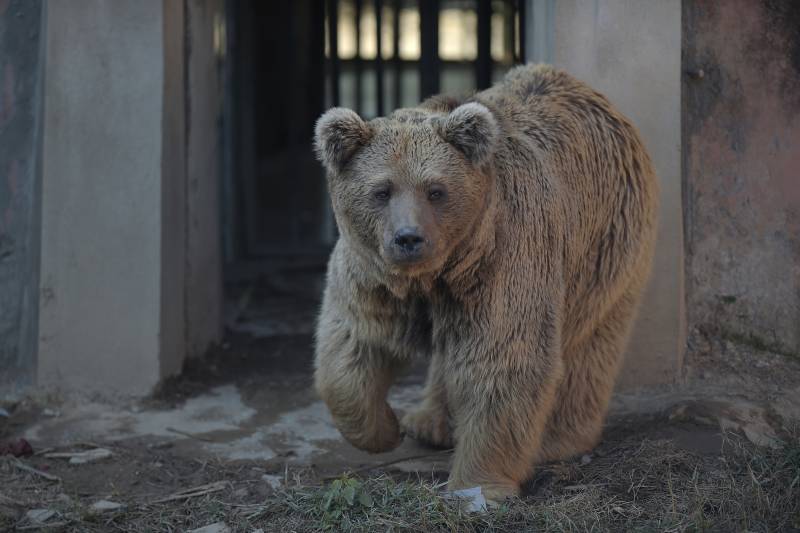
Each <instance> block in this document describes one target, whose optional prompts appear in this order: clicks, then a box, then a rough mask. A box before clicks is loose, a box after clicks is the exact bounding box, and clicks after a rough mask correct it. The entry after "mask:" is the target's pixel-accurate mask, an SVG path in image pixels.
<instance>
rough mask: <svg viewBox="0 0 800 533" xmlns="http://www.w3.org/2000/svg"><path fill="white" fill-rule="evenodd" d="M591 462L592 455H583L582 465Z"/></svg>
mask: <svg viewBox="0 0 800 533" xmlns="http://www.w3.org/2000/svg"><path fill="white" fill-rule="evenodd" d="M591 462H592V457H591V456H590V455H584V456H583V457H581V464H582V465H588V464H589V463H591Z"/></svg>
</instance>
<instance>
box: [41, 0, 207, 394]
mask: <svg viewBox="0 0 800 533" xmlns="http://www.w3.org/2000/svg"><path fill="white" fill-rule="evenodd" d="M45 6H46V7H45V9H46V10H47V13H46V17H47V24H46V31H45V72H46V77H47V83H46V84H45V85H44V91H43V92H44V118H43V125H44V127H43V150H42V151H43V167H42V235H41V285H40V300H39V312H40V313H39V316H40V320H39V343H38V383H39V385H42V386H45V387H48V388H50V387H56V388H63V389H68V390H84V391H93V392H95V391H96V392H113V393H123V394H134V395H140V394H146V393H148V392H150V391H151V390H152V389H153V387H154V386H155V385H156V384H157V383H158V382H159V381H160V380H161V379H162V378H164V377H166V376H169V375H172V374H175V373H177V372H179V371H180V370H181V367H182V364H183V360H184V357H185V355H186V354H190V355H194V354H199V353H202V352H203V351H204V350H205V349H206V348H207V347H208V345H209V344H210V343H213V342H215V341H217V340H219V338H220V334H221V319H220V314H221V307H222V297H221V294H222V289H221V283H222V281H221V272H220V271H221V268H220V261H221V259H220V246H219V240H220V232H219V227H218V225H219V215H218V211H217V189H218V187H219V181H218V172H219V165H218V164H217V155H216V154H217V153H218V142H217V135H218V133H217V132H218V128H217V126H216V124H217V119H218V115H219V111H220V109H221V105H220V103H219V101H218V98H219V90H218V86H217V78H216V75H215V73H216V70H215V69H216V56H215V51H214V49H213V43H214V39H213V38H211V36H212V34H213V31H214V30H213V24H214V21H215V16H216V15H217V14H218V13H220V12H221V9H222V1H221V0H187V1H186V2H172V1H167V0H138V1H136V2H107V1H105V0H70V1H68V2H67V1H51V2H47V3H45ZM190 29H191V31H189V30H190ZM187 35H188V36H189V37H190V38H189V39H188V40H187V39H185V37H186V36H187Z"/></svg>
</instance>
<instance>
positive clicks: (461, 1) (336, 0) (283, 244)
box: [223, 0, 524, 264]
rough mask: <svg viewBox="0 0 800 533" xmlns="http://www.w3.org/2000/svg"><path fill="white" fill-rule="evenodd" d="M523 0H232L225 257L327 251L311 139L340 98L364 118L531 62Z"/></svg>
mask: <svg viewBox="0 0 800 533" xmlns="http://www.w3.org/2000/svg"><path fill="white" fill-rule="evenodd" d="M523 4H524V2H521V1H517V0H324V1H322V0H294V1H292V2H260V1H256V0H251V1H236V2H227V21H226V33H227V37H226V41H227V55H226V59H225V71H226V110H225V131H226V135H225V139H226V147H225V154H226V165H225V167H226V169H225V175H226V178H225V183H223V197H224V202H225V205H224V209H223V212H224V214H225V220H224V221H223V228H224V241H225V252H226V260H227V261H226V262H227V263H228V264H241V263H243V262H253V261H256V262H262V263H263V262H264V261H265V260H266V261H267V262H271V263H272V262H275V261H279V262H283V261H284V260H287V259H290V258H291V260H292V261H296V260H298V259H300V258H305V259H304V262H306V263H307V262H309V261H311V262H315V261H316V262H319V261H324V258H325V257H326V256H327V254H328V252H329V251H330V248H331V246H332V245H333V243H334V242H335V238H336V229H335V224H334V221H333V216H332V213H331V209H330V206H329V203H328V199H327V192H326V189H325V183H324V179H323V176H322V171H321V169H320V167H319V165H318V164H317V163H316V161H315V159H314V156H313V152H312V147H311V139H312V135H313V128H314V122H315V121H316V119H317V117H319V115H320V114H321V113H322V112H323V111H324V110H325V109H326V108H328V107H331V106H336V105H341V106H345V107H350V108H352V109H355V110H356V111H358V112H359V113H360V114H361V115H362V116H364V117H365V118H367V119H370V118H374V117H375V116H379V115H384V114H386V113H389V112H391V110H393V109H395V108H398V107H406V106H413V105H415V104H417V103H418V102H419V101H420V100H422V99H423V98H425V97H427V96H430V95H431V94H434V93H438V92H447V93H468V92H470V91H473V90H475V89H481V88H484V87H487V86H489V85H490V84H491V83H492V82H493V81H494V80H496V79H498V78H500V77H501V76H502V75H503V73H504V72H505V71H506V70H507V69H508V68H509V67H511V66H512V65H513V64H514V63H517V62H520V61H522V60H523V57H524V54H523V51H522V48H521V44H520V43H523V42H524V36H523V35H521V29H522V26H521V25H520V20H524V16H523V14H522V13H521V7H522V5H523Z"/></svg>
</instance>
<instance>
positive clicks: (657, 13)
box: [528, 0, 686, 389]
mask: <svg viewBox="0 0 800 533" xmlns="http://www.w3.org/2000/svg"><path fill="white" fill-rule="evenodd" d="M528 8H529V10H528V12H529V13H530V14H531V15H532V16H533V19H534V22H535V19H536V17H537V16H539V17H547V18H549V24H546V25H545V28H543V29H540V30H543V31H546V32H548V33H547V34H545V36H544V37H540V38H539V39H536V38H535V36H529V39H530V41H529V45H530V46H531V50H532V53H534V54H535V55H534V56H533V57H531V58H530V59H531V60H533V61H548V62H551V63H553V64H554V65H556V66H558V67H560V68H563V69H565V70H567V71H568V72H570V73H571V74H573V75H574V76H576V77H578V78H580V79H582V80H584V81H586V82H587V83H589V84H590V85H592V86H593V87H594V88H596V89H597V90H599V91H601V92H603V93H604V94H605V95H606V96H608V98H609V99H610V100H611V101H612V102H613V103H614V104H615V105H616V106H617V107H618V108H619V109H620V110H621V111H622V112H623V113H625V114H626V115H627V116H628V117H629V118H630V119H631V120H632V122H633V123H634V124H635V125H636V127H637V128H638V129H639V131H640V132H641V134H642V138H643V140H644V143H645V146H647V148H648V150H649V152H650V155H651V157H652V159H653V163H654V165H655V168H656V171H657V173H658V176H659V179H660V182H661V197H660V202H661V206H660V218H659V230H658V243H657V248H656V256H655V261H654V264H653V272H652V276H651V280H650V283H649V285H648V287H647V290H646V293H645V296H644V300H643V302H642V305H641V309H640V312H639V317H638V319H637V322H636V325H635V327H634V330H633V334H632V337H631V341H630V344H629V347H628V350H627V354H626V361H625V366H624V368H623V370H622V374H621V376H620V381H619V386H620V388H626V389H631V388H635V387H641V386H647V385H655V384H662V383H673V382H675V381H676V380H677V379H678V378H679V377H680V373H681V367H682V365H683V350H684V347H685V338H686V335H685V322H684V286H683V227H682V218H683V215H682V212H681V172H680V161H681V122H680V117H681V113H680V111H681V2H680V0H648V1H642V0H596V1H594V2H585V1H582V0H558V1H557V2H555V1H553V0H533V1H532V2H529V4H528ZM539 26H541V24H539ZM529 27H530V25H529ZM536 27H537V26H536V25H535V24H533V28H534V30H535V28H536ZM529 33H530V32H529ZM550 33H552V34H550Z"/></svg>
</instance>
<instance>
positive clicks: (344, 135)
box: [314, 107, 373, 172]
mask: <svg viewBox="0 0 800 533" xmlns="http://www.w3.org/2000/svg"><path fill="white" fill-rule="evenodd" d="M372 134H373V131H372V128H371V127H370V126H369V124H367V123H366V122H364V120H363V119H362V118H361V117H359V116H358V114H357V113H356V112H355V111H352V110H350V109H346V108H344V107H334V108H331V109H329V110H328V111H326V112H325V114H323V115H322V116H321V117H320V118H319V120H318V121H317V126H316V128H315V129H314V150H315V151H316V153H317V158H318V159H319V161H320V162H321V163H322V164H323V165H325V167H326V168H327V169H328V170H330V171H332V172H340V171H341V170H342V168H343V167H344V165H345V164H346V163H347V162H348V161H349V160H350V158H351V157H353V155H354V154H355V153H356V151H357V150H358V149H359V148H361V147H362V146H364V145H365V144H367V142H369V140H370V139H371V138H372Z"/></svg>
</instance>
